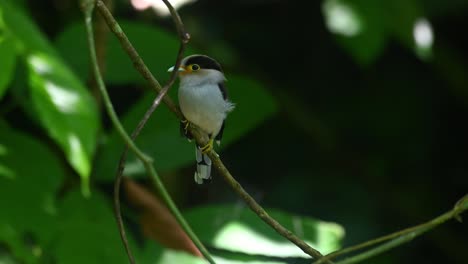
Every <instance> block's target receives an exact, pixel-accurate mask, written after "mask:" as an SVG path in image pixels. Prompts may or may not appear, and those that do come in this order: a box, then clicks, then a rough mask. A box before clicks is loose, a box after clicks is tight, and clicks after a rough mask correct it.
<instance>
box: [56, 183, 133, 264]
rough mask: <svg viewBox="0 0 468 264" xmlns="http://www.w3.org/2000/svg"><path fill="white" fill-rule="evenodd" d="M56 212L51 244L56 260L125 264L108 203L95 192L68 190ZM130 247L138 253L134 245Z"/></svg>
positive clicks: (124, 256)
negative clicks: (53, 237) (88, 196)
mask: <svg viewBox="0 0 468 264" xmlns="http://www.w3.org/2000/svg"><path fill="white" fill-rule="evenodd" d="M59 213H60V218H59V226H58V227H57V228H58V230H57V232H56V237H55V240H54V241H55V243H54V245H53V249H54V250H53V254H54V256H55V257H56V262H57V263H67V264H74V263H76V264H83V263H88V264H94V263H96V264H97V263H113V264H118V263H128V259H127V255H126V254H125V250H124V248H123V246H122V242H121V240H120V237H119V233H118V231H117V227H116V225H115V221H114V216H113V214H112V210H111V209H110V204H109V203H108V202H107V201H106V200H105V199H104V198H103V197H102V194H100V193H99V192H98V191H95V192H94V193H93V195H92V197H91V198H89V199H85V198H83V197H82V196H81V195H80V194H79V193H77V192H72V193H69V194H68V195H67V196H66V197H65V198H64V199H63V201H62V202H61V204H60V210H59ZM129 238H130V239H131V237H129ZM131 246H132V250H133V251H136V252H135V254H138V251H137V249H138V248H137V247H135V246H134V245H131Z"/></svg>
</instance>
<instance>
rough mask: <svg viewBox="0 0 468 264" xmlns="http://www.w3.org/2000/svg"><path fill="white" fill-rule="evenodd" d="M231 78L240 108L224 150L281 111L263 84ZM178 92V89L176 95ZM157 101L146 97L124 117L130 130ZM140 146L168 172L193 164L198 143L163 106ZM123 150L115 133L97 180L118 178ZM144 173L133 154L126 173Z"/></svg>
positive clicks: (140, 138)
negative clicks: (190, 140)
mask: <svg viewBox="0 0 468 264" xmlns="http://www.w3.org/2000/svg"><path fill="white" fill-rule="evenodd" d="M227 77H228V82H227V86H228V89H229V94H230V97H231V100H232V101H233V102H234V103H236V109H234V111H233V112H232V113H230V114H229V116H228V118H227V120H226V127H225V129H224V138H223V142H222V145H221V146H222V147H225V146H228V145H229V144H231V143H233V142H234V141H235V140H239V139H240V138H241V137H242V136H243V135H245V134H247V133H248V132H249V131H251V130H253V129H254V128H255V127H256V126H258V125H259V124H260V123H261V122H263V121H264V120H266V119H267V118H269V117H271V116H272V115H273V114H274V113H275V112H276V110H277V106H276V103H275V101H274V100H273V97H272V96H271V95H270V94H269V93H268V92H267V91H266V90H265V88H264V87H263V86H262V85H261V84H260V83H258V82H256V81H254V80H251V79H248V78H244V77H242V76H237V75H228V76H227ZM174 88H176V87H174ZM175 92H176V90H175V89H174V91H173V93H175ZM153 99H154V96H153V95H151V96H146V97H145V98H143V99H142V100H141V101H140V102H138V103H137V104H136V105H135V106H134V107H133V108H132V109H131V110H130V112H129V113H127V114H126V115H125V116H124V117H123V119H122V121H123V124H124V126H125V127H126V129H127V131H133V129H134V128H135V127H136V125H137V124H138V122H139V121H140V119H141V117H142V116H143V114H144V113H145V112H146V110H147V108H148V107H149V106H150V105H151V102H152V100H153ZM137 144H138V146H139V147H140V148H141V149H142V150H143V151H144V152H145V153H147V154H149V155H151V156H152V157H154V159H155V165H156V168H157V169H158V170H163V171H168V170H173V169H176V168H180V167H181V166H185V165H187V164H190V163H191V162H193V160H194V158H195V156H194V155H195V154H194V152H195V150H194V148H195V147H194V144H193V143H188V142H187V140H186V139H185V138H183V137H182V136H181V135H180V131H179V121H178V120H177V119H176V118H175V116H174V115H173V114H172V113H171V112H170V111H169V110H168V109H167V107H165V106H164V105H161V106H160V107H159V108H158V109H157V110H156V111H155V113H154V114H153V115H152V116H151V118H150V119H149V121H148V123H147V125H146V126H145V128H144V129H143V131H142V132H141V134H140V135H139V136H138V138H137ZM122 150H123V144H122V140H121V139H120V137H119V136H118V135H117V133H115V132H113V133H112V134H111V135H110V137H109V141H108V142H106V145H105V147H104V148H103V149H102V152H101V155H100V156H99V157H98V162H97V164H96V176H97V177H101V179H106V180H110V179H112V178H113V177H114V174H115V168H116V164H117V163H118V159H119V156H120V153H121V152H122ZM141 173H143V168H142V167H141V165H140V163H139V162H138V161H137V160H136V158H135V157H134V156H133V155H131V156H130V158H129V162H128V163H127V167H126V174H141Z"/></svg>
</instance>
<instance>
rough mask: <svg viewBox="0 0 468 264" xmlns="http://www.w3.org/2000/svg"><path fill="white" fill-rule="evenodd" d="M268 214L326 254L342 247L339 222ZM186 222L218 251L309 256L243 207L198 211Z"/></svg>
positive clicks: (235, 206)
mask: <svg viewBox="0 0 468 264" xmlns="http://www.w3.org/2000/svg"><path fill="white" fill-rule="evenodd" d="M266 211H267V212H268V214H269V215H270V216H271V217H273V218H275V219H276V220H277V221H278V222H279V223H281V224H282V225H283V226H284V227H285V228H287V229H289V230H291V231H292V232H293V233H295V234H296V235H297V236H298V237H299V238H301V239H303V240H305V241H306V242H307V243H308V244H310V245H311V246H313V247H314V248H316V249H318V250H319V251H320V252H322V253H324V254H327V253H329V252H332V251H334V250H337V249H339V248H340V241H341V240H342V239H343V237H344V229H343V228H342V227H341V226H339V225H338V224H336V223H331V222H323V221H320V220H316V219H312V218H307V217H300V216H296V215H291V214H289V213H286V212H282V211H279V210H273V209H267V210H266ZM185 216H186V219H187V221H188V222H189V223H190V225H191V226H192V227H193V228H194V231H195V233H196V234H198V235H199V237H200V239H201V240H202V241H204V242H205V243H208V244H209V245H211V246H214V247H216V248H220V249H225V250H229V251H234V252H243V253H247V254H259V255H266V256H277V257H308V255H306V254H305V253H304V252H302V250H301V249H299V248H297V247H296V246H295V245H293V244H291V242H289V241H288V240H286V239H285V238H283V237H282V236H280V235H279V234H278V233H276V232H275V231H274V230H273V229H272V228H271V227H270V226H268V225H266V224H265V223H264V222H263V221H262V220H261V219H260V218H259V217H258V216H257V215H256V214H254V213H253V212H252V211H251V210H249V209H248V208H246V207H244V206H242V205H218V206H206V207H202V208H196V209H193V210H190V211H189V212H187V213H185Z"/></svg>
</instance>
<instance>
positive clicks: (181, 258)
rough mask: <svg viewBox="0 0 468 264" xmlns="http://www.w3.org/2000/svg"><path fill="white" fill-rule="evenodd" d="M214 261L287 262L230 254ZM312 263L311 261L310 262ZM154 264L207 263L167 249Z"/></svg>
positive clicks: (239, 263)
mask: <svg viewBox="0 0 468 264" xmlns="http://www.w3.org/2000/svg"><path fill="white" fill-rule="evenodd" d="M213 259H214V261H216V263H217V264H245V263H248V264H283V263H286V261H277V260H269V259H261V257H258V256H254V257H252V256H246V255H244V254H239V253H230V254H226V255H223V254H221V255H218V254H216V255H213ZM309 262H310V261H309ZM152 263H157V264H166V263H184V264H206V263H207V261H206V260H204V259H202V258H197V257H194V256H192V255H190V254H187V253H184V252H179V251H174V250H170V249H166V250H164V251H163V253H162V255H161V257H160V258H159V259H158V260H157V261H155V262H152Z"/></svg>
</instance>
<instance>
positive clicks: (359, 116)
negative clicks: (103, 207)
mask: <svg viewBox="0 0 468 264" xmlns="http://www.w3.org/2000/svg"><path fill="white" fill-rule="evenodd" d="M23 2H24V3H25V6H26V7H27V8H28V10H29V12H30V14H31V16H32V18H33V19H34V21H35V22H36V23H37V24H38V25H39V27H40V29H41V30H42V31H44V32H45V33H46V34H47V36H48V37H49V38H50V39H51V40H54V39H55V38H56V37H57V35H59V34H60V32H61V31H62V30H63V29H64V26H65V25H67V24H69V23H72V22H75V21H79V20H80V19H81V13H80V12H79V10H78V9H77V4H76V3H75V1H58V0H57V1H23ZM322 2H323V1H286V0H256V1H215V0H211V1H210V0H200V1H198V2H196V3H194V4H190V5H187V6H185V7H183V8H181V9H180V15H181V17H182V19H183V20H184V22H185V23H186V26H187V29H188V31H189V32H190V33H191V35H192V41H191V43H190V45H192V46H193V47H196V48H197V49H200V50H203V51H205V53H206V54H209V55H210V56H212V57H215V58H216V59H217V60H218V61H220V62H221V64H222V65H223V66H224V70H225V72H226V73H227V75H228V78H229V73H236V74H242V75H246V76H249V77H252V78H255V79H256V80H259V81H260V82H262V83H263V84H264V86H265V87H266V88H267V89H268V91H269V93H271V95H272V96H273V97H274V98H275V100H276V102H277V104H278V112H277V113H276V114H275V115H274V116H272V117H271V118H269V119H267V120H265V121H263V122H262V123H261V124H260V125H259V126H258V127H256V129H254V130H253V131H251V132H249V133H247V134H245V135H244V136H243V137H241V138H240V139H238V140H237V141H236V142H235V143H233V144H230V145H229V146H228V147H226V148H225V149H224V150H223V151H222V153H221V155H222V159H223V161H224V162H225V163H226V164H227V166H228V168H229V169H230V170H231V172H232V174H233V175H234V176H235V177H236V178H237V179H238V181H239V182H240V183H241V184H242V185H243V186H244V187H245V188H246V189H247V190H248V191H249V192H250V193H251V194H252V195H253V196H254V197H255V198H256V199H257V201H259V202H260V203H261V204H262V205H264V206H267V207H274V208H279V209H283V210H287V211H289V212H293V213H297V214H302V215H307V216H312V217H316V218H319V219H323V220H327V221H334V222H337V223H339V224H341V225H342V226H344V228H345V229H346V238H345V240H344V243H343V244H344V246H350V245H353V244H356V243H358V242H363V241H365V240H368V239H370V238H374V237H377V236H380V235H384V234H387V233H390V232H393V231H396V230H400V229H402V228H405V227H408V226H412V225H416V224H419V223H422V222H424V221H427V220H429V219H431V218H433V217H435V216H437V215H439V214H441V213H443V212H445V211H447V210H449V209H451V208H452V207H453V206H454V204H455V202H456V201H457V200H458V199H460V198H461V197H462V196H463V195H464V194H466V191H467V186H468V177H467V173H468V137H467V135H468V125H467V124H468V122H467V115H468V60H467V59H468V53H467V52H468V49H467V47H468V34H466V28H468V19H466V18H467V14H468V13H467V12H468V2H467V1H463V0H459V1H456V0H452V1H435V0H432V1H430V0H428V1H423V0H421V1H417V0H413V1H393V2H391V3H385V2H388V1H374V0H360V1H341V2H345V3H349V2H352V4H351V6H353V7H354V8H355V9H356V10H357V12H361V13H360V14H361V18H362V19H363V20H364V21H365V23H367V24H366V25H367V27H365V28H364V30H363V32H362V33H361V34H362V35H364V36H365V37H345V36H340V35H336V34H333V33H331V32H330V31H329V30H328V29H327V26H326V24H325V19H324V13H323V9H322V7H323V5H322V4H323V3H322ZM415 9H417V12H413V11H414V10H415ZM114 12H115V15H116V17H117V18H119V19H122V18H125V19H130V20H137V21H143V22H144V23H147V24H150V25H154V26H157V27H161V26H162V27H164V28H165V29H166V30H167V31H170V32H174V29H173V25H172V21H171V20H170V18H158V17H157V16H155V15H154V14H153V12H152V11H150V10H147V11H145V12H140V13H139V12H136V11H134V10H133V9H132V7H131V6H130V5H128V4H127V3H126V2H124V1H115V3H114ZM414 13H416V14H419V15H421V16H423V17H426V18H427V20H428V21H430V23H431V25H432V28H433V32H434V45H433V46H432V49H431V54H432V55H431V56H430V57H429V58H421V57H419V56H418V55H417V54H416V53H415V51H414V48H413V46H412V45H410V44H408V43H411V36H412V35H411V34H412V24H411V23H405V21H408V20H409V21H413V20H414V17H412V14H414ZM402 21H403V22H402ZM109 37H111V36H109ZM83 38H84V36H83ZM374 38H375V39H374ZM376 39H377V40H376ZM376 43H377V44H376ZM155 49H157V46H155ZM126 89H128V87H127V86H115V87H111V96H112V98H113V100H114V101H115V102H117V103H116V105H117V109H118V110H119V112H120V113H125V112H126V111H127V110H128V109H127V107H129V106H130V105H131V104H132V103H133V102H134V101H135V100H136V99H137V98H139V94H137V95H131V94H130V95H129V94H128V92H127V91H128V90H126ZM229 89H231V90H234V89H236V87H229ZM140 92H141V91H140ZM141 93H142V92H141ZM261 103H262V102H258V104H261ZM238 107H241V106H238ZM251 111H255V109H252V110H251ZM17 115H21V114H20V113H11V114H10V117H9V120H14V118H13V117H14V116H17ZM104 122H106V121H104ZM16 126H18V127H26V129H33V128H28V126H27V125H24V124H23V125H18V124H17V125H16ZM33 131H34V130H33ZM225 132H226V133H229V119H228V121H227V127H226V131H225ZM192 170H193V166H192V165H189V166H187V167H185V168H182V169H181V170H179V171H178V174H179V175H187V174H188V175H192ZM171 173H173V172H171ZM179 177H182V176H179ZM214 177H215V178H214V180H213V183H212V184H211V185H210V186H209V187H203V188H204V189H203V190H204V191H203V192H200V189H196V188H193V186H192V185H191V184H192V183H191V180H192V179H191V177H188V179H186V178H185V180H182V182H181V183H178V184H180V185H181V186H180V187H177V185H178V184H174V183H172V190H173V192H174V193H175V195H176V197H177V200H178V203H180V204H182V205H183V207H184V208H190V207H194V206H197V205H203V204H208V203H219V202H226V201H237V200H238V198H237V197H236V196H235V195H234V193H233V192H231V191H230V190H229V188H228V187H227V185H226V184H225V183H224V182H223V181H222V180H221V179H220V177H217V175H216V173H215V175H214ZM102 186H104V187H102V188H104V189H106V188H107V187H106V186H107V185H106V184H102ZM181 190H182V191H181ZM467 237H468V229H467V225H466V224H460V223H458V222H456V221H450V222H449V223H447V224H445V225H443V226H440V227H438V228H436V229H435V230H433V231H431V232H430V233H428V234H427V235H425V236H423V237H421V238H418V239H415V240H414V241H413V242H411V243H409V244H406V245H404V246H401V247H398V248H397V249H394V250H392V251H391V252H389V253H385V254H382V255H380V256H378V257H376V258H373V259H371V260H369V261H367V262H365V263H466V262H467V261H468V255H467V252H466V249H467V248H468V240H467Z"/></svg>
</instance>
